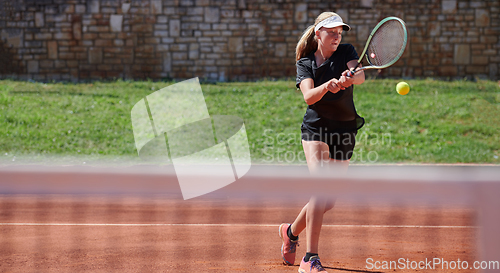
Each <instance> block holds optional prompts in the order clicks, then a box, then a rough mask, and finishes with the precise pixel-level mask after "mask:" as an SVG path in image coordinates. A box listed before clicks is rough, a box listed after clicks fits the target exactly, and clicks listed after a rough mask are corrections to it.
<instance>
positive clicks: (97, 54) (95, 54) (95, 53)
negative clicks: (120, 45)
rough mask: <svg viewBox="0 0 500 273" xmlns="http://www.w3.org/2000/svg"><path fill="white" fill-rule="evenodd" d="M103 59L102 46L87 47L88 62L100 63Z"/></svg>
mask: <svg viewBox="0 0 500 273" xmlns="http://www.w3.org/2000/svg"><path fill="white" fill-rule="evenodd" d="M102 59H103V55H102V48H90V49H89V59H88V61H89V64H101V63H102Z"/></svg>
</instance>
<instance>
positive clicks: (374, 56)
mask: <svg viewBox="0 0 500 273" xmlns="http://www.w3.org/2000/svg"><path fill="white" fill-rule="evenodd" d="M407 39H408V34H407V31H406V26H405V22H404V21H403V20H401V19H399V18H397V17H387V18H385V19H383V20H382V21H380V22H379V23H378V24H377V25H376V26H375V28H374V29H373V30H372V32H371V33H370V36H369V37H368V41H366V45H365V49H364V50H363V53H361V55H360V57H359V60H358V65H356V67H355V68H354V69H353V70H351V71H349V72H348V73H347V76H348V77H352V76H353V75H354V74H355V73H356V72H358V71H362V70H365V69H383V68H387V67H389V66H391V65H393V64H394V63H396V62H397V61H398V60H399V58H400V57H401V55H403V52H404V51H405V48H406V42H407ZM365 56H366V60H367V61H368V64H369V66H364V67H359V65H360V64H361V62H362V61H363V57H365Z"/></svg>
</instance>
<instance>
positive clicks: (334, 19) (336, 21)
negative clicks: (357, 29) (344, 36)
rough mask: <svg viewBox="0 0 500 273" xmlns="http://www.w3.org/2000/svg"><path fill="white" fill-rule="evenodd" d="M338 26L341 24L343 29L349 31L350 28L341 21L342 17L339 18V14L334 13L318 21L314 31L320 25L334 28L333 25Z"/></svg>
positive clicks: (320, 26)
mask: <svg viewBox="0 0 500 273" xmlns="http://www.w3.org/2000/svg"><path fill="white" fill-rule="evenodd" d="M338 26H342V28H343V29H344V30H345V31H349V30H350V29H351V27H350V26H348V25H346V24H344V21H342V18H340V16H338V15H334V16H330V17H328V18H326V19H325V20H323V21H321V22H319V23H318V24H317V25H316V26H315V27H314V32H316V31H318V30H319V29H320V28H322V27H326V28H334V27H338Z"/></svg>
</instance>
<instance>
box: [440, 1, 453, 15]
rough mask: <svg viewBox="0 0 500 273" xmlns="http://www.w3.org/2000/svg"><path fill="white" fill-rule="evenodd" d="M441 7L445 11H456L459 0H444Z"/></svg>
mask: <svg viewBox="0 0 500 273" xmlns="http://www.w3.org/2000/svg"><path fill="white" fill-rule="evenodd" d="M441 9H442V11H443V13H456V12H457V0H443V2H442V6H441Z"/></svg>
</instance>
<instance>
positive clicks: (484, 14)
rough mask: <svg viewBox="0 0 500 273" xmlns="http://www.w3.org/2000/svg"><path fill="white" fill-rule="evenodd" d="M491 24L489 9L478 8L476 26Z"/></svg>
mask: <svg viewBox="0 0 500 273" xmlns="http://www.w3.org/2000/svg"><path fill="white" fill-rule="evenodd" d="M489 25H490V13H489V11H488V10H487V9H476V27H487V26H489Z"/></svg>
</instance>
